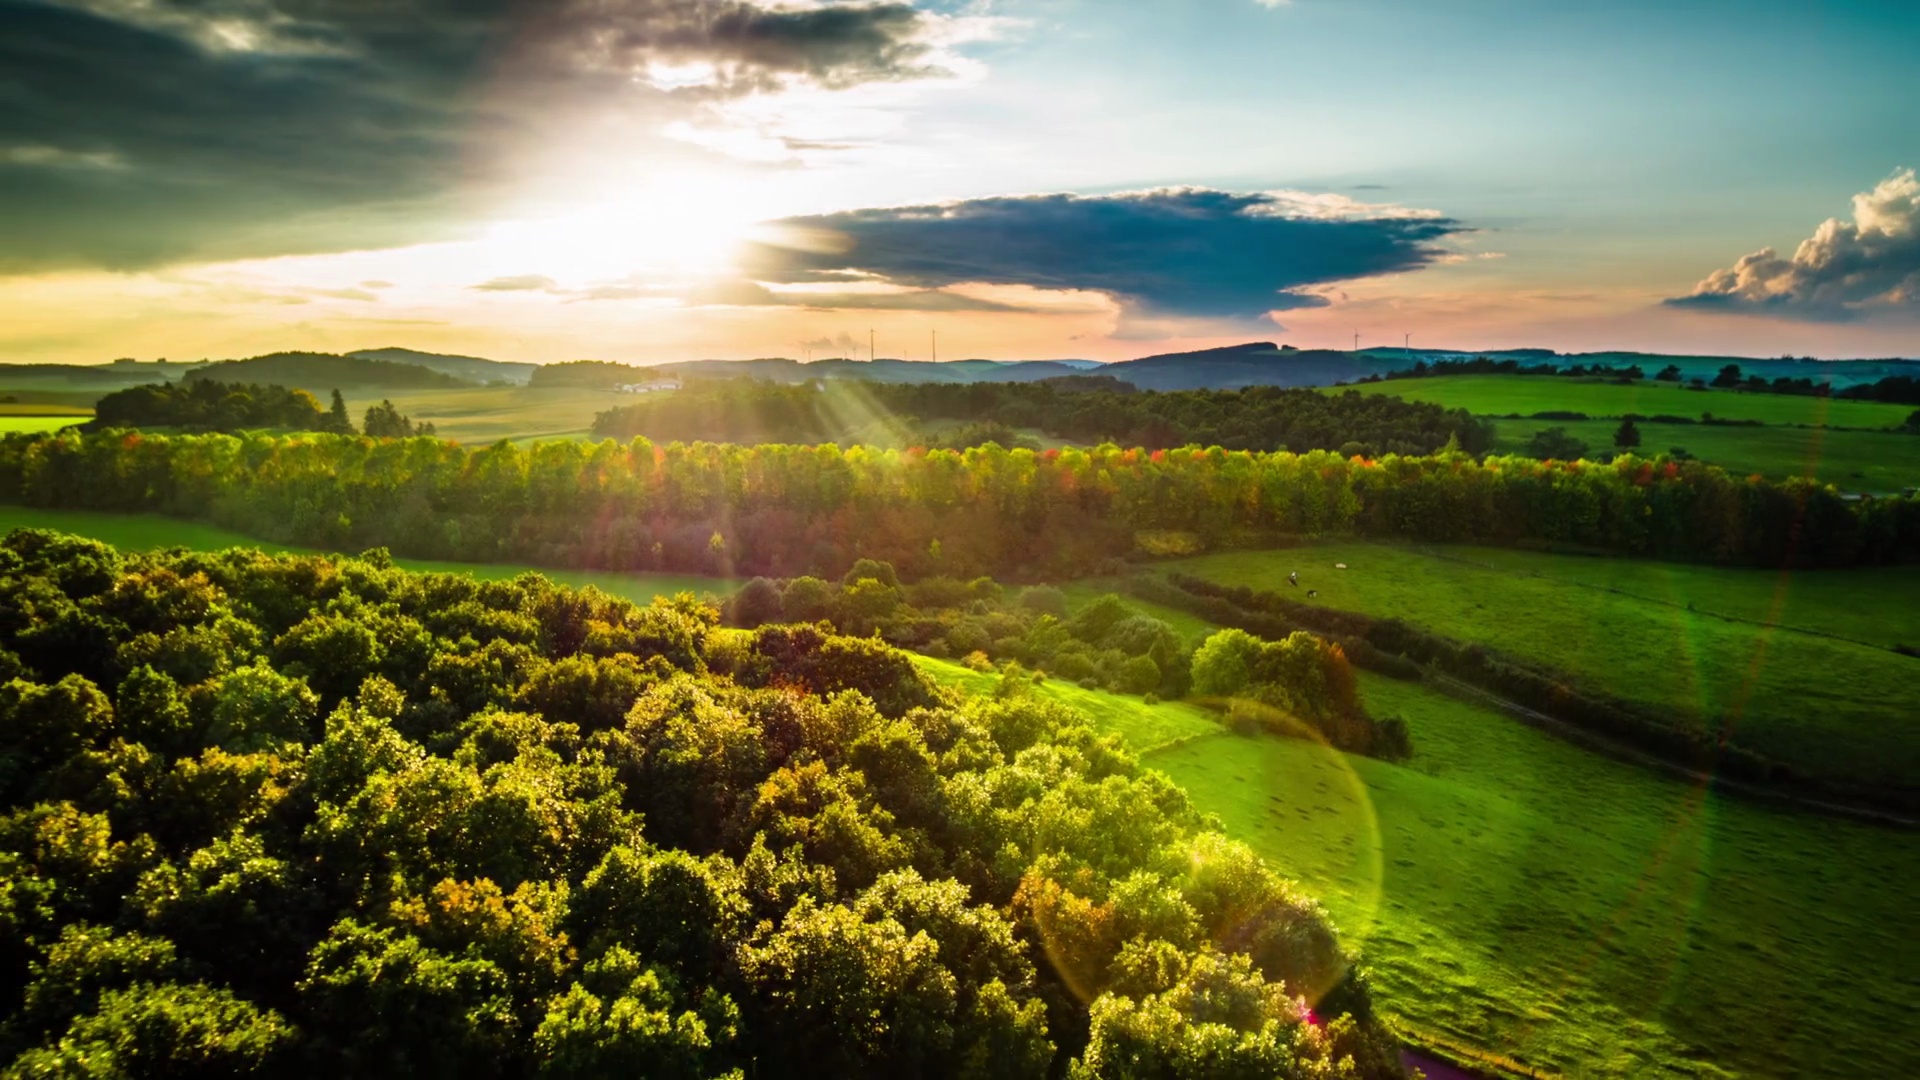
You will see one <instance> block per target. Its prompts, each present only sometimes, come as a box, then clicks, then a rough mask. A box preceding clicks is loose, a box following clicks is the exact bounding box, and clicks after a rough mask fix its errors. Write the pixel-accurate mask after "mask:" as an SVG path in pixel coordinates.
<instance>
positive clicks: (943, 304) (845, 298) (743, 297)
mask: <svg viewBox="0 0 1920 1080" xmlns="http://www.w3.org/2000/svg"><path fill="white" fill-rule="evenodd" d="M523 283H524V284H523ZM474 287H475V288H491V289H492V291H496V292H504V291H508V290H512V289H543V290H545V291H547V292H551V293H554V294H555V295H558V296H568V297H572V298H573V299H574V300H679V301H682V302H684V303H686V304H688V305H691V306H694V307H790V308H806V309H808V310H812V311H999V312H1018V311H1026V310H1028V309H1026V308H1022V307H1017V306H1014V305H1012V304H1003V303H999V302H997V301H993V300H983V299H980V298H978V297H972V296H965V295H962V294H960V293H953V292H943V291H941V290H938V289H910V290H903V291H898V292H811V291H809V292H779V291H775V290H773V289H769V288H767V287H766V286H765V285H762V284H760V283H759V282H755V281H745V280H735V281H721V282H716V283H713V284H709V285H704V286H700V287H697V288H692V289H688V288H684V287H682V286H679V285H671V284H621V283H613V284H603V285H593V286H589V287H587V288H584V289H561V288H558V287H556V286H555V285H554V283H553V282H552V281H551V280H550V279H548V278H543V277H538V276H536V275H527V276H525V277H513V278H497V279H495V281H492V282H488V283H487V284H486V285H476V286H474Z"/></svg>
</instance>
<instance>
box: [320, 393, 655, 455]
mask: <svg viewBox="0 0 1920 1080" xmlns="http://www.w3.org/2000/svg"><path fill="white" fill-rule="evenodd" d="M340 394H341V396H342V397H344V398H346V401H347V411H348V413H349V414H351V415H352V417H353V422H354V423H355V424H356V425H357V424H359V423H360V421H361V418H362V417H364V416H365V415H366V412H367V407H368V406H369V405H377V404H379V403H380V401H381V400H382V399H386V400H388V401H391V402H393V404H394V407H395V408H397V409H399V410H400V411H401V412H402V413H405V414H406V415H407V416H408V417H411V418H412V419H413V420H414V422H416V423H419V422H421V421H426V422H428V423H431V424H433V426H434V428H435V430H436V431H437V432H438V433H439V435H440V437H441V438H443V439H451V440H453V441H454V442H461V443H493V442H498V441H500V440H501V439H508V440H512V441H516V442H530V441H533V440H536V439H584V438H586V437H587V435H588V432H589V429H591V428H592V427H593V418H594V416H595V414H597V413H602V412H605V411H607V410H608V409H611V408H614V407H616V406H619V405H625V404H629V403H631V402H632V401H633V400H634V399H633V395H631V394H618V393H614V392H613V391H611V390H579V389H570V388H557V389H534V388H531V387H525V386H476V387H459V388H456V389H432V390H391V389H384V388H379V387H372V388H356V387H341V388H340ZM319 397H320V398H321V400H322V402H323V403H324V402H325V400H326V395H325V394H321V395H319Z"/></svg>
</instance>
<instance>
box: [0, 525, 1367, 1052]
mask: <svg viewBox="0 0 1920 1080" xmlns="http://www.w3.org/2000/svg"><path fill="white" fill-rule="evenodd" d="M865 580H871V579H865ZM0 597H4V602H0V612H5V614H4V616H0V676H3V677H4V678H5V679H6V680H7V681H5V682H4V683H0V883H3V884H0V897H4V898H5V905H4V907H0V926H4V930H5V933H4V934H3V935H0V943H3V947H0V1002H4V1008H3V1010H0V1011H4V1014H5V1016H6V1020H5V1021H4V1023H0V1054H4V1056H5V1057H6V1058H7V1059H9V1060H10V1061H11V1065H10V1066H9V1068H8V1073H9V1075H21V1076H52V1075H59V1076H68V1075H88V1076H120V1075H143V1076H162V1075H166V1076H210V1075H221V1076H238V1075H292V1076H316V1077H318V1076H341V1075H354V1076H429V1077H431V1076H445V1077H454V1076H463V1077H517V1076H568V1077H589V1076H609V1075H647V1076H663V1077H676V1076H685V1077H716V1076H734V1077H747V1076H821V1077H826V1076H847V1075H872V1076H880V1075H886V1076H923V1077H945V1076H979V1077H987V1076H1009V1075H1043V1074H1046V1075H1056V1076H1061V1075H1064V1076H1071V1077H1080V1078H1095V1077H1138V1076H1156V1077H1187V1076H1192V1077H1200V1076H1242V1077H1302V1078H1305V1077H1313V1078H1332V1077H1352V1078H1372V1077H1382V1078H1384V1077H1397V1076H1400V1075H1401V1066H1400V1064H1399V1061H1398V1058H1397V1056H1396V1052H1395V1049H1394V1045H1393V1041H1392V1039H1391V1038H1390V1037H1389V1035H1388V1033H1387V1031H1386V1029H1385V1027H1384V1025H1383V1024H1382V1023H1381V1022H1380V1021H1379V1020H1378V1019H1377V1018H1376V1017H1375V1015H1374V1013H1373V1011H1372V1005H1371V1003H1370V996H1369V993H1368V989H1367V982H1366V977H1365V975H1364V973H1363V972H1362V971H1361V970H1360V969H1358V968H1357V967H1355V965H1354V962H1353V958H1352V957H1351V955H1350V954H1349V953H1348V952H1347V951H1345V950H1344V949H1343V947H1342V946H1341V944H1340V942H1339V940H1338V939H1337V937H1336V936H1335V934H1334V931H1333V929H1332V928H1331V927H1330V926H1329V924H1328V923H1327V921H1326V919H1325V917H1324V915H1323V914H1322V913H1321V910H1320V909H1319V907H1318V905H1317V904H1315V903H1314V902H1312V901H1311V900H1308V899H1306V898H1305V897H1303V896H1302V895H1301V894H1300V893H1299V892H1297V891H1296V890H1295V888H1294V887H1293V886H1291V885H1290V884H1289V883H1287V882H1286V881H1284V880H1282V879H1280V878H1278V877H1276V876H1275V874H1274V873H1273V872H1272V871H1271V870H1270V869H1268V868H1267V867H1266V866H1265V865H1264V864H1263V863H1262V862H1261V861H1260V860H1259V859H1258V858H1257V857H1256V856H1255V855H1254V854H1253V853H1252V852H1251V851H1250V850H1249V849H1248V848H1247V847H1245V846H1244V845H1242V844H1240V843H1238V842H1234V841H1230V840H1228V839H1226V838H1225V837H1223V836H1221V835H1219V834H1218V833H1216V832H1213V831H1211V826H1210V825H1209V823H1208V820H1206V819H1203V818H1202V817H1201V815H1199V814H1198V813H1197V812H1195V811H1194V810H1193V809H1192V807H1191V805H1190V804H1189V803H1188V801H1187V798H1186V796H1185V795H1184V794H1182V792H1181V791H1180V790H1179V789H1177V788H1175V787H1174V786H1172V784H1171V783H1170V782H1169V781H1168V780H1167V779H1166V778H1165V777H1164V776H1162V775H1160V774H1159V773H1155V772H1150V771H1146V770H1143V769H1142V768H1141V767H1140V765H1139V764H1138V763H1137V761H1136V760H1135V759H1134V758H1133V757H1132V756H1131V754H1130V753H1129V751H1128V750H1127V749H1126V748H1125V746H1124V745H1123V744H1122V743H1121V742H1120V741H1119V740H1118V739H1117V738H1115V737H1113V736H1098V735H1096V734H1095V733H1094V730H1093V729H1092V728H1091V727H1090V726H1089V725H1088V723H1087V722H1086V720H1085V719H1084V718H1082V717H1080V716H1079V715H1077V714H1075V713H1073V712H1072V711H1071V710H1067V709H1063V708H1062V707H1060V706H1058V705H1053V704H1049V703H1047V702H1044V701H1041V700H1039V699H1037V698H1036V697H1034V696H1033V695H1032V694H1031V693H1030V692H1028V691H1026V690H1025V689H1024V688H1025V687H1028V686H1030V685H1031V684H1030V683H1029V682H1028V681H1026V680H1022V679H1003V680H1001V683H1000V689H999V690H998V691H996V692H995V693H993V694H991V695H985V696H977V697H972V698H965V699H963V698H961V697H959V696H958V695H955V694H953V693H951V692H948V691H942V690H939V689H936V688H935V687H934V686H932V685H931V684H929V683H928V682H927V681H925V679H924V678H923V677H922V676H921V675H920V674H919V673H918V672H917V671H916V669H915V667H914V665H913V664H912V663H910V662H909V661H908V659H907V658H906V657H905V656H904V655H903V654H901V653H898V652H896V651H894V650H893V649H891V648H890V647H888V646H886V645H885V644H883V643H880V642H877V641H874V640H871V639H856V638H849V637H842V636H837V635H835V634H834V633H832V632H830V631H829V630H826V629H823V628H821V627H818V626H806V625H787V626H763V627H761V628H759V629H757V630H746V629H729V628H726V627H723V626H721V625H720V613H719V612H718V611H716V610H715V609H713V608H711V607H707V606H704V605H702V604H700V603H698V602H695V601H694V600H692V599H691V598H689V597H681V598H678V599H674V600H661V601H657V602H655V603H654V604H653V605H652V606H650V607H646V608H641V607H636V606H635V605H633V604H631V603H628V602H626V601H622V600H617V599H613V598H611V597H608V596H606V595H604V594H601V593H598V592H595V591H593V590H587V591H574V590H570V589H566V588H561V587H557V586H555V585H553V584H552V583H550V582H548V581H547V580H545V579H544V578H542V577H540V576H538V575H533V574H528V575H523V576H521V577H519V578H516V579H512V580H507V581H490V582H481V581H476V580H474V579H472V578H470V577H466V576H455V575H443V574H414V573H409V572H405V571H401V570H397V569H394V568H393V567H392V566H391V564H390V561H389V559H388V556H386V554H385V553H384V552H380V551H374V552H369V553H367V554H366V555H364V556H361V557H359V558H345V559H334V558H327V557H319V556H269V555H265V554H262V553H260V552H257V551H248V550H242V549H233V550H229V551H225V552H221V553H217V554H191V553H187V552H184V551H180V550H175V551H172V552H167V553H160V554H151V555H135V554H122V553H120V552H117V551H115V550H114V549H112V548H109V547H107V546H105V545H102V544H99V543H96V542H93V541H87V540H82V539H79V538H76V537H71V536H64V535H61V534H55V533H48V532H41V531H36V530H17V531H15V532H13V533H11V534H9V535H8V536H7V537H6V538H5V540H4V541H0ZM1292 655H1293V654H1289V656H1292ZM1299 655H1305V654H1304V653H1302V654H1299ZM1283 659H1285V658H1282V657H1280V656H1279V654H1277V653H1276V654H1275V661H1276V664H1275V665H1274V666H1271V668H1270V670H1269V671H1268V675H1269V677H1273V678H1279V679H1285V678H1287V675H1286V672H1285V671H1283V670H1282V669H1283V668H1285V667H1286V663H1282V662H1280V661H1282V660H1283ZM1230 666H1231V665H1229V667H1230Z"/></svg>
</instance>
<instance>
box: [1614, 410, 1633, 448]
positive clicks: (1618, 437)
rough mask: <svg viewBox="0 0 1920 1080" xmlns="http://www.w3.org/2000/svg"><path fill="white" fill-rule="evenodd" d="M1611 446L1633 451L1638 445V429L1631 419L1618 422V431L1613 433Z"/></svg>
mask: <svg viewBox="0 0 1920 1080" xmlns="http://www.w3.org/2000/svg"><path fill="white" fill-rule="evenodd" d="M1613 445H1615V446H1617V447H1619V448H1620V449H1622V450H1633V449H1635V448H1637V447H1639V445H1640V429H1639V428H1638V427H1637V426H1635V425H1634V422H1633V417H1631V416H1629V417H1627V418H1626V419H1624V420H1621V421H1620V427H1619V430H1617V431H1615V432H1614V433H1613Z"/></svg>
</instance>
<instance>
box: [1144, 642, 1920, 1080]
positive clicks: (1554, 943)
mask: <svg viewBox="0 0 1920 1080" xmlns="http://www.w3.org/2000/svg"><path fill="white" fill-rule="evenodd" d="M1361 681H1362V689H1363V692H1364V693H1365V695H1366V698H1367V703H1368V707H1369V709H1370V710H1371V711H1373V712H1374V713H1375V714H1376V715H1383V716H1385V715H1400V716H1402V717H1404V718H1405V719H1406V720H1407V722H1408V723H1409V725H1410V726H1411V728H1412V732H1413V742H1414V757H1413V758H1412V759H1411V761H1409V762H1408V763H1407V764H1406V765H1391V764H1387V763H1384V762H1379V761H1373V760H1370V759H1367V758H1357V757H1348V756H1346V755H1342V754H1339V753H1336V752H1334V751H1331V750H1328V749H1325V748H1323V747H1320V746H1318V745H1316V744H1312V743H1307V742H1301V741H1296V740H1286V739H1279V738H1273V737H1260V738H1244V737H1240V736H1236V735H1233V734H1230V733H1226V732H1221V733H1219V734H1215V735H1211V736H1208V737H1204V738H1198V739H1193V740H1190V741H1187V742H1184V743H1181V744H1180V745H1178V746H1175V747H1172V748H1170V749H1167V750H1165V751H1162V752H1157V753H1149V754H1148V755H1147V759H1146V760H1147V762H1148V764H1150V765H1152V766H1153V767H1155V768H1158V769H1161V770H1163V771H1164V772H1166V773H1167V774H1168V775H1169V776H1170V777H1171V778H1172V779H1173V780H1174V781H1175V782H1176V783H1178V784H1179V785H1180V786H1181V787H1183V788H1185V789H1186V790H1187V792H1188V793H1189V795H1190V797H1191V798H1192V799H1193V801H1194V803H1195V804H1196V805H1197V806H1198V807H1200V808H1201V809H1202V810H1205V811H1207V812H1210V813H1213V814H1216V815H1218V816H1219V817H1220V818H1221V820H1222V821H1223V822H1224V823H1225V824H1226V827H1227V830H1228V832H1229V833H1230V834H1232V835H1235V836H1237V837H1239V838H1241V839H1243V840H1245V841H1246V842H1248V843H1249V844H1251V845H1253V846H1254V847H1255V848H1256V849H1257V850H1259V851H1260V853H1261V854H1262V855H1263V856H1264V857H1265V858H1267V859H1268V860H1269V861H1270V862H1272V863H1273V865H1275V866H1276V867H1278V868H1279V869H1280V870H1281V872H1282V873H1284V874H1287V875H1289V876H1291V877H1294V878H1295V879H1296V880H1298V881H1299V882H1300V883H1301V885H1302V887H1303V888H1305V889H1306V891H1307V892H1309V893H1311V894H1313V895H1316V896H1318V897H1320V898H1321V900H1322V901H1323V902H1324V903H1325V904H1326V906H1327V908H1328V910H1329V911H1330V912H1331V914H1332V915H1333V917H1334V921H1335V923H1336V925H1338V926H1339V927H1340V928H1341V930H1342V932H1343V934H1344V935H1345V936H1346V937H1347V939H1348V940H1349V941H1353V942H1355V943H1356V944H1358V945H1359V946H1360V947H1361V948H1362V949H1363V952H1364V961H1365V962H1366V963H1367V965H1368V966H1369V968H1370V969H1371V970H1372V972H1373V977H1374V981H1375V989H1376V991H1377V996H1378V1000H1380V1001H1381V1002H1382V1003H1383V1004H1384V1005H1385V1007H1386V1008H1387V1009H1388V1010H1389V1012H1390V1013H1391V1014H1392V1015H1393V1016H1394V1018H1395V1019H1396V1020H1398V1021H1399V1022H1401V1023H1402V1024H1403V1025H1405V1026H1406V1028H1407V1029H1408V1030H1409V1031H1410V1032H1411V1033H1413V1034H1414V1035H1415V1036H1416V1037H1418V1038H1423V1039H1425V1040H1429V1041H1434V1042H1439V1043H1441V1044H1443V1045H1449V1046H1453V1047H1457V1048H1466V1047H1497V1048H1501V1050H1502V1053H1503V1054H1504V1055H1505V1056H1506V1057H1508V1058H1512V1059H1516V1060H1518V1061H1520V1062H1522V1063H1524V1064H1526V1065H1528V1066H1530V1067H1532V1068H1535V1069H1540V1070H1544V1071H1547V1072H1550V1073H1552V1074H1556V1075H1566V1076H1581V1077H1629V1076H1632V1077H1643V1076H1654V1077H1667V1076H1707V1077H1719V1076H1738V1075H1747V1074H1752V1075H1774V1076H1814V1075H1821V1076H1858V1077H1883V1076H1908V1075H1912V1074H1913V1072H1914V1070H1915V1068H1916V1067H1920V1060H1917V1059H1920V1049H1916V1047H1915V1046H1914V1044H1913V1043H1912V1041H1911V1040H1908V1039H1903V1038H1902V1037H1901V1036H1899V1035H1898V1034H1897V1032H1899V1031H1901V1030H1904V1029H1906V1028H1908V1027H1909V1026H1910V1018H1911V1015H1912V1013H1913V1010H1914V1009H1915V1008H1916V1007H1920V981H1917V980H1916V978H1915V976H1914V972H1915V971H1917V970H1920V945H1917V944H1916V941H1915V939H1914V937H1913V935H1912V933H1911V926H1912V908H1911V903H1912V902H1911V897H1910V895H1909V893H1908V891H1907V890H1906V889H1905V888H1903V887H1899V886H1893V887H1889V885H1890V883H1893V882H1907V881H1913V880H1916V875H1920V845H1916V844H1914V843H1913V842H1912V836H1911V834H1910V833H1904V832H1897V831H1889V830H1886V829H1883V828H1880V827H1876V826H1871V825H1864V824H1858V823H1854V822H1848V821H1841V820H1834V819H1829V818H1824V817H1819V816H1815V815H1809V814H1803V813H1796V812H1792V811H1786V810H1778V809H1774V808H1770V807H1767V806H1761V805H1757V804H1754V803H1751V802H1746V801H1742V800H1738V799H1731V798H1726V797H1722V796H1719V795H1715V794H1712V793H1710V792H1705V791H1701V790H1699V789H1697V788H1694V787H1691V786H1689V785H1686V784H1683V783H1680V782H1678V781H1674V780H1670V779H1666V778H1663V777H1660V776H1656V775H1654V774H1652V773H1649V772H1647V771H1645V770H1642V769H1639V768H1636V767H1634V766H1632V765H1628V764H1623V763H1619V762H1614V761H1610V760H1606V759H1603V758H1600V757H1597V756H1595V755H1593V754H1590V753H1587V752H1584V751H1582V750H1580V749H1578V748H1576V747H1574V746H1571V745H1569V744H1566V743H1563V742H1561V741H1559V740H1557V739H1555V738H1553V737H1551V736H1549V735H1546V734H1544V733H1541V732H1538V731H1535V730H1533V729H1531V728H1528V727H1525V726H1523V725H1520V724H1516V723H1513V722H1511V721H1509V720H1507V719H1505V718H1503V717H1501V716H1498V715H1496V714H1493V713H1489V712H1486V711H1484V710H1480V709H1477V708H1474V707H1472V706H1468V705H1463V704H1461V703H1458V702H1455V701H1453V700H1451V699H1448V698H1445V697H1441V696H1439V695H1437V694H1434V693H1432V692H1431V691H1428V690H1426V689H1424V688H1422V687H1419V686H1417V685H1410V684H1405V683H1396V682H1393V681H1391V680H1386V679H1381V678H1378V677H1375V676H1371V675H1367V674H1365V673H1363V674H1362V676H1361ZM1143 708H1144V706H1143Z"/></svg>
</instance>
